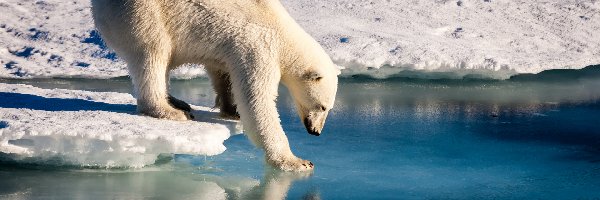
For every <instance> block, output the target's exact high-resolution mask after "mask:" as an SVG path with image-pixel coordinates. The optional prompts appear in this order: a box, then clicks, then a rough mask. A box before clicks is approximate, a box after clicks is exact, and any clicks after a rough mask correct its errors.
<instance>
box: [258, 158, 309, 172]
mask: <svg viewBox="0 0 600 200" xmlns="http://www.w3.org/2000/svg"><path fill="white" fill-rule="evenodd" d="M269 163H270V164H271V165H272V166H273V167H275V168H278V169H280V170H283V171H293V172H303V171H311V170H313V169H314V168H315V165H313V163H312V162H310V161H308V160H302V159H300V158H297V157H294V158H290V159H284V160H277V161H271V162H269Z"/></svg>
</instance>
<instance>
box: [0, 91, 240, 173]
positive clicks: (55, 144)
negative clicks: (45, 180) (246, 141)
mask: <svg viewBox="0 0 600 200" xmlns="http://www.w3.org/2000/svg"><path fill="white" fill-rule="evenodd" d="M0 99H1V100H0V152H2V153H3V154H4V155H5V156H6V155H8V156H9V157H10V158H11V159H14V160H17V161H19V162H32V163H47V162H58V163H55V164H60V165H63V164H67V165H80V166H90V167H135V168H137V167H143V166H146V165H150V164H153V163H155V161H156V160H157V159H158V156H159V155H160V154H192V155H217V154H220V153H222V152H223V151H224V150H225V146H224V145H223V142H224V141H225V140H226V139H227V138H229V136H230V135H232V134H236V133H239V132H240V130H241V128H240V127H239V124H238V123H237V122H236V121H228V120H222V119H219V118H218V117H217V116H218V113H217V112H216V111H214V110H211V109H209V108H205V107H199V106H192V108H193V109H194V110H195V111H194V112H193V114H194V116H195V117H196V119H195V121H184V122H181V121H171V120H160V119H155V118H151V117H147V116H140V115H137V113H136V110H135V99H134V98H133V97H132V96H131V95H130V94H124V93H114V92H89V91H79V90H65V89H52V90H50V89H40V88H36V87H33V86H29V85H22V84H3V83H0Z"/></svg>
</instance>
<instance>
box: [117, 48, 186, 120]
mask: <svg viewBox="0 0 600 200" xmlns="http://www.w3.org/2000/svg"><path fill="white" fill-rule="evenodd" d="M167 55H168V53H166V52H163V53H162V54H161V53H147V54H146V56H141V57H142V59H140V60H139V61H137V62H128V64H129V65H128V66H129V75H130V76H131V78H132V81H133V85H134V87H135V91H136V94H137V104H138V105H137V109H138V112H140V113H142V114H144V115H148V116H152V117H156V118H160V119H171V120H189V119H192V118H193V117H192V116H191V115H190V113H189V112H186V111H183V109H182V110H179V109H176V108H174V107H173V106H174V104H172V103H170V102H173V99H175V98H172V97H171V96H170V95H169V94H168V93H167V84H168V82H167V81H168V73H167V72H168V67H167V66H168V63H169V59H168V56H167ZM179 101H180V100H179ZM180 102H183V101H180ZM180 102H178V103H176V104H177V105H178V106H181V107H185V106H183V105H180V104H179V103H180ZM183 103H184V104H186V103H185V102H183ZM186 105H187V104H186ZM188 106H189V105H188Z"/></svg>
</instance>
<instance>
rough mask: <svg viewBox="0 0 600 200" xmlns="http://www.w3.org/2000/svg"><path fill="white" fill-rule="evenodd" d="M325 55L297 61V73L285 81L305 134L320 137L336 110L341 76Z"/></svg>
mask: <svg viewBox="0 0 600 200" xmlns="http://www.w3.org/2000/svg"><path fill="white" fill-rule="evenodd" d="M322 55H325V57H322V58H319V59H314V58H315V57H313V59H308V60H305V61H304V62H301V61H298V60H296V62H294V64H295V67H294V68H295V70H293V71H294V72H293V73H291V74H292V75H291V76H288V77H287V79H288V80H284V82H285V85H286V86H287V88H288V90H289V91H290V93H291V95H292V97H293V99H294V103H295V105H296V110H297V111H298V116H299V117H300V119H301V120H302V123H303V124H304V126H305V127H306V131H308V133H309V134H311V135H315V136H319V135H320V134H321V130H322V129H323V127H324V125H325V119H326V118H327V114H328V113H329V110H331V109H332V108H333V104H334V101H335V95H336V92H337V84H338V77H337V76H338V75H339V74H340V70H339V69H338V68H337V67H336V66H335V65H334V64H333V62H331V60H330V59H329V57H328V56H326V54H325V53H324V52H323V54H322ZM284 79H286V78H284Z"/></svg>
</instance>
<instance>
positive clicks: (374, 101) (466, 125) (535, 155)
mask: <svg viewBox="0 0 600 200" xmlns="http://www.w3.org/2000/svg"><path fill="white" fill-rule="evenodd" d="M1 82H13V83H15V82H19V83H27V84H32V85H35V86H38V87H43V88H56V87H58V88H67V89H85V90H94V91H117V92H129V91H130V90H131V89H130V84H129V82H128V80H127V79H111V80H83V79H44V80H22V81H15V80H1ZM171 87H172V88H171V93H172V94H173V95H174V96H176V97H179V98H181V99H183V100H186V101H188V102H190V103H193V104H197V105H207V106H212V104H213V103H212V102H213V99H214V94H213V93H212V89H211V88H210V84H209V82H208V81H207V80H204V79H194V80H186V81H173V83H172V86H171ZM599 88H600V79H599V78H598V77H591V78H590V77H587V78H578V77H567V78H564V79H552V80H548V79H547V80H544V81H540V80H535V79H525V78H524V79H515V80H509V81H486V80H415V79H389V80H370V79H362V78H348V79H343V80H342V81H341V83H340V86H339V90H338V97H337V99H336V105H335V109H334V110H332V113H330V116H329V118H328V121H327V124H326V127H325V129H324V130H323V134H322V135H321V136H320V137H315V136H311V135H309V134H307V133H306V131H305V129H304V127H303V125H302V124H301V123H300V120H299V119H298V117H297V116H296V112H295V111H294V108H293V103H292V101H291V99H290V98H289V95H288V94H287V91H286V90H285V88H282V89H281V95H280V98H279V100H278V109H279V111H280V114H281V122H282V124H283V126H284V129H285V131H286V133H287V135H288V137H289V139H290V143H291V146H292V149H293V151H294V152H295V153H296V154H297V155H298V156H300V157H302V158H305V159H309V160H311V161H312V162H313V163H315V165H316V168H315V171H314V172H313V173H312V174H296V173H282V172H278V171H275V170H272V169H270V168H269V167H266V166H265V165H264V163H263V156H262V152H261V150H259V149H256V148H255V147H253V146H252V145H251V144H250V143H249V142H248V140H247V139H246V137H245V136H243V135H237V136H233V137H232V138H230V139H229V140H228V141H226V143H225V146H226V147H227V148H228V150H227V151H226V152H225V153H223V154H221V155H218V156H213V157H204V156H191V155H174V156H173V157H172V158H166V159H164V160H163V162H161V163H160V164H157V165H156V166H152V167H148V168H145V169H141V170H124V169H112V170H98V169H78V168H73V167H49V166H43V165H20V164H16V163H10V162H4V163H2V164H0V198H3V199H4V198H8V199H30V198H33V199H37V198H39V199H106V198H109V199H146V198H149V199H198V198H200V199H202V198H203V199H214V198H216V197H222V196H224V195H227V197H228V198H231V199H235V198H250V199H254V198H261V197H262V198H267V199H271V198H277V197H287V198H288V199H532V198H533V199H579V198H580V199H596V198H600V89H599Z"/></svg>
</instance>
